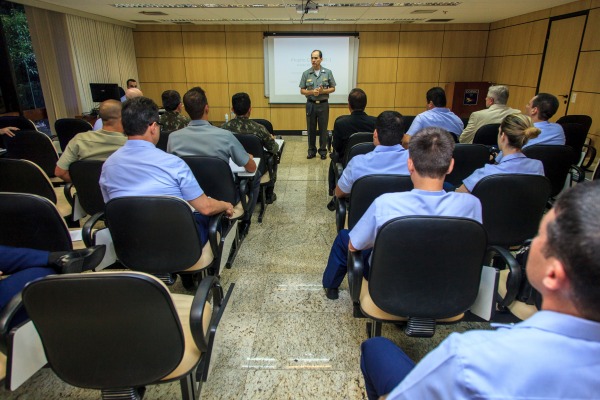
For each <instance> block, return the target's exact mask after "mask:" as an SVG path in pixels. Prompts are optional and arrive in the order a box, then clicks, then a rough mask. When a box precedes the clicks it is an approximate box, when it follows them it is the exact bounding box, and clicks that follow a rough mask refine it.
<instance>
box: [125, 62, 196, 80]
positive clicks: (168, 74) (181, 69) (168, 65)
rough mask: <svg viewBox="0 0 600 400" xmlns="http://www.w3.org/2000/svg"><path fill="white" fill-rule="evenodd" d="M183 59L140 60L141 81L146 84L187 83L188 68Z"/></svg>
mask: <svg viewBox="0 0 600 400" xmlns="http://www.w3.org/2000/svg"><path fill="white" fill-rule="evenodd" d="M183 60H184V59H183V58H138V59H137V66H138V73H139V74H140V76H139V79H138V80H139V81H140V84H141V83H145V82H186V81H187V79H186V73H185V71H186V68H185V65H184V62H183Z"/></svg>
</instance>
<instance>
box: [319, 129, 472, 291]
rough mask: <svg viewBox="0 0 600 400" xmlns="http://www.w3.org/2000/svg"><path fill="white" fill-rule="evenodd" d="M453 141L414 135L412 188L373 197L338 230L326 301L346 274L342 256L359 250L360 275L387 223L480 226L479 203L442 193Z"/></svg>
mask: <svg viewBox="0 0 600 400" xmlns="http://www.w3.org/2000/svg"><path fill="white" fill-rule="evenodd" d="M453 150H454V140H453V139H452V137H451V136H450V135H449V134H448V132H446V131H445V130H443V129H440V128H425V129H423V130H421V131H419V132H417V133H416V134H415V136H413V138H412V139H411V141H410V143H409V147H408V151H409V158H408V172H409V173H410V177H411V180H412V182H413V185H414V189H413V190H412V191H410V192H401V193H388V194H384V195H382V196H379V197H378V198H377V199H375V201H374V202H373V204H371V206H370V207H369V208H368V209H367V211H366V212H365V214H364V215H363V216H362V218H361V219H360V220H359V221H358V223H357V224H356V226H355V227H354V228H353V229H352V230H351V231H348V230H347V229H342V230H341V231H340V233H339V234H338V236H337V237H336V239H335V241H334V242H333V246H332V248H331V252H330V253H329V260H328V261H327V267H326V268H325V272H324V273H323V287H324V288H325V292H326V295H327V298H329V299H332V300H335V299H337V298H338V288H339V286H340V284H341V283H342V281H343V280H344V276H345V275H346V261H347V254H348V251H356V250H369V251H363V255H364V256H365V276H368V269H369V265H368V260H367V258H368V257H369V256H370V253H371V251H370V249H372V248H373V244H374V243H375V237H376V236H377V231H378V230H379V228H380V227H381V226H382V225H383V224H384V223H386V222H387V221H389V220H391V219H393V218H396V217H403V216H406V215H434V216H448V217H464V218H471V219H474V220H476V221H478V222H481V203H480V202H479V199H477V198H476V197H474V196H472V195H470V194H466V193H452V192H451V193H446V192H445V191H444V190H443V189H442V187H443V185H444V178H445V177H446V175H447V174H449V173H450V172H452V167H453V166H454V160H453V159H452V152H453Z"/></svg>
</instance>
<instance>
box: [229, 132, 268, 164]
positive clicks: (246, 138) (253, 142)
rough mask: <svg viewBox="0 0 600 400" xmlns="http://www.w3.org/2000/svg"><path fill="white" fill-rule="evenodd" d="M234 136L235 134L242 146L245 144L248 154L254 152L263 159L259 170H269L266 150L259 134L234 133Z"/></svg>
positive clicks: (253, 153)
mask: <svg viewBox="0 0 600 400" xmlns="http://www.w3.org/2000/svg"><path fill="white" fill-rule="evenodd" d="M233 136H235V138H236V139H237V140H238V141H239V142H240V143H241V144H242V146H244V150H246V152H247V153H248V154H252V156H254V158H260V159H261V162H260V166H259V170H260V172H261V173H264V172H265V171H266V170H267V163H266V162H265V161H266V160H265V158H264V157H265V151H264V149H263V145H262V143H261V142H260V139H259V138H258V136H256V135H251V134H247V133H234V134H233Z"/></svg>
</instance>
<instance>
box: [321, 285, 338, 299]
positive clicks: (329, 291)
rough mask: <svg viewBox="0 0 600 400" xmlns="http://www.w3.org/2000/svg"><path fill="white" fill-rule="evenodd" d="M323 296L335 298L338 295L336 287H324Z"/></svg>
mask: <svg viewBox="0 0 600 400" xmlns="http://www.w3.org/2000/svg"><path fill="white" fill-rule="evenodd" d="M325 296H327V298H328V299H329V300H337V299H338V298H339V297H340V296H339V290H338V288H325Z"/></svg>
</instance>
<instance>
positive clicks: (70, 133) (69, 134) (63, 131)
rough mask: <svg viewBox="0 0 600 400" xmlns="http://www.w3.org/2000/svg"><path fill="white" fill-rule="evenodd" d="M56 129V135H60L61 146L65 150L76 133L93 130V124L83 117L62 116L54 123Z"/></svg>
mask: <svg viewBox="0 0 600 400" xmlns="http://www.w3.org/2000/svg"><path fill="white" fill-rule="evenodd" d="M54 130H55V131H56V136H58V141H59V143H60V148H61V149H62V151H65V149H66V148H67V145H68V144H69V142H70V141H71V139H73V138H74V137H75V135H77V134H78V133H81V132H87V131H91V130H92V125H90V123H89V122H87V121H86V120H83V119H81V118H61V119H57V120H56V122H55V123H54Z"/></svg>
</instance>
